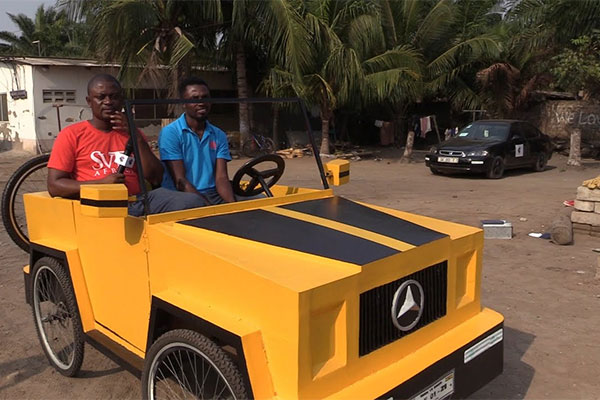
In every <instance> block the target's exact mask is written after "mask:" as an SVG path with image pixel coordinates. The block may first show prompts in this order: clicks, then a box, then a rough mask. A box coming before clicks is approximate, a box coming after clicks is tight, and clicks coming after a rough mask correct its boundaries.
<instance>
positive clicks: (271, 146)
mask: <svg viewBox="0 0 600 400" xmlns="http://www.w3.org/2000/svg"><path fill="white" fill-rule="evenodd" d="M264 139H265V141H264V143H263V148H262V149H261V151H262V154H271V153H273V152H274V151H275V142H274V141H273V139H271V138H268V137H266V138H264Z"/></svg>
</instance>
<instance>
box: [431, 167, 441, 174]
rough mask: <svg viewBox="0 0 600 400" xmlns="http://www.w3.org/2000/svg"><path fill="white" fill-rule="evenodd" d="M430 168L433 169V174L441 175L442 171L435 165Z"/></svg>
mask: <svg viewBox="0 0 600 400" xmlns="http://www.w3.org/2000/svg"><path fill="white" fill-rule="evenodd" d="M429 170H430V171H431V173H432V174H434V175H441V174H442V173H441V172H440V170H439V169H437V168H434V167H429Z"/></svg>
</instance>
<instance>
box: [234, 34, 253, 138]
mask: <svg viewBox="0 0 600 400" xmlns="http://www.w3.org/2000/svg"><path fill="white" fill-rule="evenodd" d="M235 67H236V73H237V82H236V83H237V92H238V98H240V99H246V98H248V80H247V79H246V54H245V53H244V46H243V45H242V43H241V42H238V44H237V48H236V55H235ZM238 110H239V119H240V148H242V143H244V141H246V140H247V139H248V138H249V137H250V120H249V113H248V103H239V106H238Z"/></svg>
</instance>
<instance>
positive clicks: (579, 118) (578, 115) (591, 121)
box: [551, 104, 600, 126]
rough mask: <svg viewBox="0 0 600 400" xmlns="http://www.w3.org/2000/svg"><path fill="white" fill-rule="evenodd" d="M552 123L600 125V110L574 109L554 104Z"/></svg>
mask: <svg viewBox="0 0 600 400" xmlns="http://www.w3.org/2000/svg"><path fill="white" fill-rule="evenodd" d="M551 116H552V123H554V124H560V125H565V124H566V125H597V126H600V112H590V111H587V110H581V109H580V110H573V109H570V108H565V107H560V106H558V105H556V104H553V105H552V107H551Z"/></svg>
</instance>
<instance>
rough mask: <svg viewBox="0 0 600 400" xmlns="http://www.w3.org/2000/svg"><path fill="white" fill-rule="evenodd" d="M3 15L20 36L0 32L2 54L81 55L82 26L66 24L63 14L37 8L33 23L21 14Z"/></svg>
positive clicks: (83, 28)
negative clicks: (18, 31)
mask: <svg viewBox="0 0 600 400" xmlns="http://www.w3.org/2000/svg"><path fill="white" fill-rule="evenodd" d="M7 14H8V17H9V18H10V19H11V21H12V22H13V23H14V24H15V25H17V27H18V29H19V30H20V32H21V33H20V35H15V34H14V33H12V32H7V31H2V32H0V40H4V41H5V42H6V43H7V46H5V50H4V52H5V53H8V54H15V55H28V56H46V57H56V56H69V57H77V56H82V55H85V46H84V45H83V44H82V43H83V38H84V36H85V30H86V27H85V26H84V25H82V24H78V23H73V22H71V21H69V19H68V18H67V14H66V13H65V12H64V11H57V10H56V9H55V8H54V7H48V8H44V5H41V6H39V7H38V9H37V11H36V14H35V17H34V19H33V20H32V19H31V18H29V17H27V16H26V15H25V14H18V15H14V14H11V13H7Z"/></svg>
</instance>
